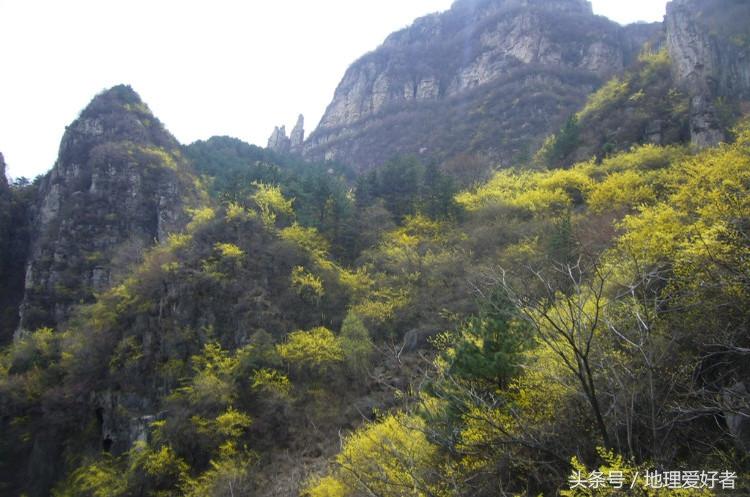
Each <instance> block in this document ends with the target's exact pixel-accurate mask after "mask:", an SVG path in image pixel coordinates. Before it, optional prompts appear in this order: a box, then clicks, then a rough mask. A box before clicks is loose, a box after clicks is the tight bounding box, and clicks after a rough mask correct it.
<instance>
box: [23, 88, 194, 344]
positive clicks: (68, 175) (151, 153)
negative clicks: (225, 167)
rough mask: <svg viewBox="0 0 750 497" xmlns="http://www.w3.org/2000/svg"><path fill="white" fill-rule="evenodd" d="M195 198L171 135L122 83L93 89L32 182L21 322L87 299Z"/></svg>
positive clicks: (162, 235)
mask: <svg viewBox="0 0 750 497" xmlns="http://www.w3.org/2000/svg"><path fill="white" fill-rule="evenodd" d="M196 198H197V196H196V192H195V190H194V186H193V179H192V175H191V174H190V173H189V171H188V170H187V169H186V165H185V162H184V160H183V159H182V156H181V154H180V152H179V144H178V143H177V141H176V140H175V139H174V137H173V136H172V135H170V134H169V133H168V132H167V131H166V130H165V129H164V127H163V126H162V125H161V123H160V122H159V120H158V119H156V118H155V117H154V116H153V115H152V114H151V112H150V111H149V109H148V107H147V106H146V105H145V104H144V103H143V102H142V101H141V99H140V97H139V96H138V95H137V94H136V93H135V92H134V91H133V90H132V89H131V88H130V87H128V86H116V87H114V88H112V89H110V90H108V91H106V92H104V93H102V94H100V95H98V96H97V97H96V98H94V100H93V101H92V102H91V103H90V104H89V106H88V107H86V109H84V110H83V111H82V112H81V115H80V117H79V118H78V119H77V120H76V121H74V122H73V123H72V124H71V125H70V126H68V128H67V129H66V131H65V134H64V136H63V139H62V142H61V144H60V151H59V156H58V159H57V161H56V162H55V165H54V167H53V168H52V170H51V171H50V172H49V173H48V174H47V175H46V176H45V177H44V178H43V179H42V181H41V184H40V185H39V193H38V196H37V201H36V204H35V205H34V207H33V209H32V219H33V226H34V232H33V233H32V236H31V249H30V256H29V260H28V264H27V267H26V277H25V291H24V299H23V303H22V304H21V309H20V319H21V321H20V327H19V332H20V331H21V330H30V329H35V328H37V327H40V326H56V325H58V324H60V323H61V322H63V321H64V320H65V319H67V318H68V317H69V316H70V312H71V309H72V308H73V306H74V305H76V304H79V303H85V302H90V301H91V300H92V299H93V296H94V293H95V292H100V291H102V290H104V289H105V288H107V287H108V286H109V284H110V283H111V281H112V276H113V271H114V270H115V269H116V268H115V267H113V261H117V260H118V259H121V260H126V259H131V260H132V259H133V258H137V257H138V254H139V253H140V252H141V251H142V250H143V249H144V248H145V247H148V246H150V245H153V244H154V243H156V242H159V241H163V240H165V239H166V237H167V236H168V234H169V233H170V232H173V231H176V230H178V229H180V228H181V227H183V226H184V223H185V221H186V213H185V207H186V206H188V205H192V204H194V203H195V200H196ZM123 252H130V253H129V254H124V253H123Z"/></svg>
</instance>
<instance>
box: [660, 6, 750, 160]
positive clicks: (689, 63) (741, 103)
mask: <svg viewBox="0 0 750 497" xmlns="http://www.w3.org/2000/svg"><path fill="white" fill-rule="evenodd" d="M749 20H750V4H749V3H748V2H745V1H740V0H673V1H672V2H670V3H669V4H667V15H666V17H665V26H666V37H667V47H668V49H669V54H670V56H671V59H672V69H673V73H674V77H675V80H676V81H677V83H678V84H679V85H680V87H681V88H683V89H684V90H685V91H687V92H688V93H689V95H690V97H691V99H690V135H691V141H692V142H693V143H694V144H696V145H698V146H700V147H705V146H709V145H714V144H716V143H718V142H719V141H721V140H722V139H723V138H724V130H725V128H726V126H727V125H728V124H731V122H730V121H731V120H732V114H735V113H736V112H737V110H738V109H741V108H742V107H745V110H747V109H748V107H747V106H748V101H749V100H750V23H748V21H749Z"/></svg>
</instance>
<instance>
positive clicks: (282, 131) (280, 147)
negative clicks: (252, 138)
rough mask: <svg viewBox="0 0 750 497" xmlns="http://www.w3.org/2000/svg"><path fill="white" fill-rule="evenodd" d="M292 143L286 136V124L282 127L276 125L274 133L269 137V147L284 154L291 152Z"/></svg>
mask: <svg viewBox="0 0 750 497" xmlns="http://www.w3.org/2000/svg"><path fill="white" fill-rule="evenodd" d="M290 144H291V143H290V141H289V137H288V136H286V126H282V127H280V128H279V127H278V126H276V127H274V128H273V133H271V136H270V137H269V138H268V145H267V148H268V149H270V150H273V151H274V152H279V153H282V154H284V153H287V152H289V146H290Z"/></svg>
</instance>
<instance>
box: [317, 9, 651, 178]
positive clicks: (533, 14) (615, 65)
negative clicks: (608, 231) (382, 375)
mask: <svg viewBox="0 0 750 497" xmlns="http://www.w3.org/2000/svg"><path fill="white" fill-rule="evenodd" d="M658 29H659V28H658V25H642V26H641V27H640V29H638V30H634V29H627V28H623V27H621V26H619V25H617V24H615V23H613V22H610V21H608V20H607V19H605V18H602V17H597V16H594V15H593V13H592V11H591V5H590V3H589V2H587V1H585V0H553V1H550V0H460V1H457V2H455V3H454V5H453V7H452V8H451V9H450V10H449V11H447V12H445V13H442V14H433V15H429V16H426V17H423V18H420V19H417V20H416V21H415V22H414V24H413V25H412V26H410V27H409V28H406V29H404V30H402V31H399V32H397V33H394V34H392V35H390V36H389V37H388V38H387V39H386V40H385V42H384V43H383V45H382V46H381V47H379V48H378V49H377V50H376V51H374V52H372V53H370V54H367V55H365V56H364V57H362V58H361V59H359V60H358V61H357V62H355V63H354V64H352V66H351V67H350V68H349V69H348V70H347V72H346V74H345V75H344V77H343V79H342V81H341V83H340V84H339V86H338V88H337V89H336V92H335V94H334V98H333V101H332V102H331V103H330V105H329V106H328V108H327V110H326V112H325V114H324V116H323V118H322V119H321V122H320V124H319V126H318V128H317V129H316V130H315V131H314V132H313V133H312V134H311V135H310V137H309V138H308V140H307V142H306V143H305V147H304V154H305V156H306V157H308V158H310V159H315V160H322V159H338V160H341V161H344V162H350V163H353V164H355V165H356V166H358V167H359V168H360V169H365V168H368V167H371V166H373V165H375V164H378V163H380V162H383V161H384V160H386V159H387V158H389V157H391V156H393V155H396V154H405V153H408V154H420V153H421V154H426V155H429V156H431V157H434V158H438V159H446V158H449V157H451V156H453V155H456V154H457V153H467V152H468V153H483V154H488V155H490V156H492V157H493V158H494V159H495V160H499V161H500V162H503V163H509V162H511V161H512V160H513V159H514V158H515V157H518V156H520V155H522V154H524V153H527V152H528V150H529V149H532V148H534V147H535V146H536V145H537V142H538V141H539V140H541V139H542V137H544V136H545V135H546V134H548V133H549V132H550V131H553V130H555V129H557V128H558V127H559V126H560V124H561V123H562V121H563V120H564V119H565V118H566V117H567V116H568V115H570V113H572V112H573V111H574V110H576V108H577V107H578V106H580V105H581V104H582V103H583V101H584V100H585V97H586V96H587V95H588V94H589V93H590V92H591V91H592V90H593V89H594V88H596V87H597V86H598V85H599V84H601V83H602V82H603V81H604V80H606V79H607V78H609V77H610V76H611V75H613V74H614V73H616V72H618V71H620V70H621V69H622V68H623V67H624V66H625V65H627V64H628V63H629V61H630V60H631V58H632V57H633V56H634V54H636V53H637V51H638V50H639V49H640V46H639V43H641V42H642V41H643V39H645V38H648V37H649V36H651V35H656V34H658Z"/></svg>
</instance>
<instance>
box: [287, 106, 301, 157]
mask: <svg viewBox="0 0 750 497" xmlns="http://www.w3.org/2000/svg"><path fill="white" fill-rule="evenodd" d="M304 141H305V117H304V116H303V115H302V114H300V115H299V117H297V124H295V125H294V128H292V134H291V135H289V151H290V152H292V153H294V154H299V153H302V145H303V143H304Z"/></svg>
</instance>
